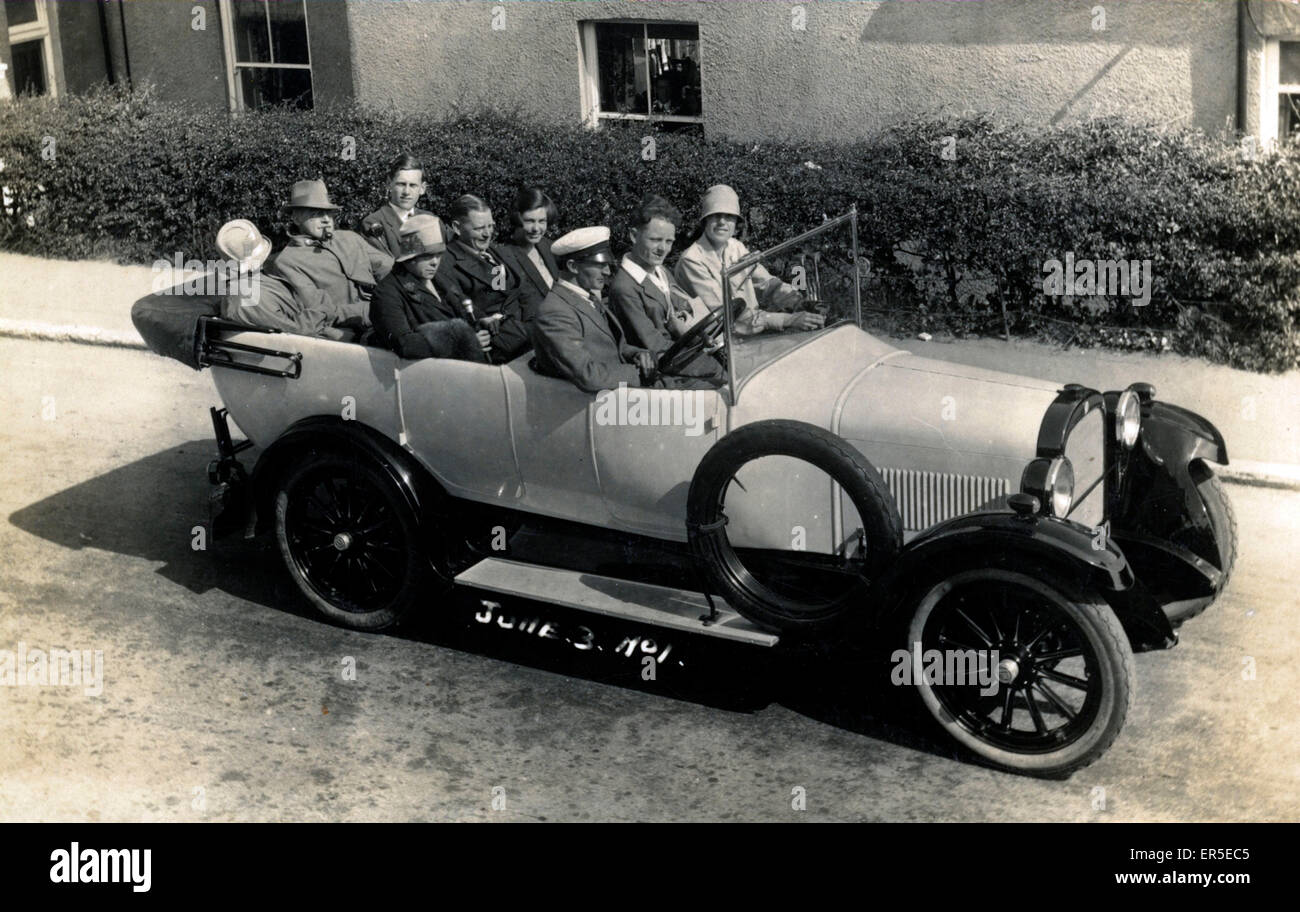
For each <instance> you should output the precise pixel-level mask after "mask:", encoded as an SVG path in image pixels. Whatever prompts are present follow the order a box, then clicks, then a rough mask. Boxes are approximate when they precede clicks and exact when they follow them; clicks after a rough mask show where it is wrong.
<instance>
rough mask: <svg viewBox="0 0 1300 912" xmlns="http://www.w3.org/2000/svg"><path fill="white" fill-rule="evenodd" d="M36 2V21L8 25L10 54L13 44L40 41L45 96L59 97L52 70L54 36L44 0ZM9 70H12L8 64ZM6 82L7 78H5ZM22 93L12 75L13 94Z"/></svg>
mask: <svg viewBox="0 0 1300 912" xmlns="http://www.w3.org/2000/svg"><path fill="white" fill-rule="evenodd" d="M35 3H36V21H35V22H25V23H23V24H22V25H10V26H9V27H8V28H9V47H10V49H11V50H10V54H12V53H13V51H12V48H13V46H14V45H15V44H25V43H26V42H28V41H37V40H39V41H40V42H41V59H42V61H43V62H44V64H45V96H46V97H48V98H58V97H59V84H58V80H57V79H55V78H54V77H55V70H54V38H53V36H52V35H51V29H50V16H49V13H48V11H47V10H46V8H45V3H46V0H35ZM9 70H10V71H12V70H13V65H12V64H10V67H9ZM5 81H6V82H8V79H7V78H6V80H5ZM21 94H22V88H21V87H20V86H19V85H18V77H17V75H16V74H15V76H14V95H15V97H16V96H19V95H21Z"/></svg>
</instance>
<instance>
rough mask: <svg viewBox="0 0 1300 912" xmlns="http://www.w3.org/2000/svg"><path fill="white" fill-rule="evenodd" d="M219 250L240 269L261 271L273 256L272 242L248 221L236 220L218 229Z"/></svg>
mask: <svg viewBox="0 0 1300 912" xmlns="http://www.w3.org/2000/svg"><path fill="white" fill-rule="evenodd" d="M217 249H218V250H220V251H221V252H222V253H223V254H225V256H226V258H227V259H231V260H235V261H236V262H237V263H239V268H240V269H246V270H248V271H250V272H251V271H253V270H255V269H260V268H261V266H262V264H263V263H264V262H266V258H267V257H268V256H270V254H271V242H270V241H268V240H267V239H266V238H265V237H263V236H262V232H260V231H258V230H257V226H256V225H254V224H253V223H252V222H250V221H249V220H248V219H234V220H233V221H229V222H226V223H225V224H224V225H222V226H221V227H220V228H218V229H217Z"/></svg>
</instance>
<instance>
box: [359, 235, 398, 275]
mask: <svg viewBox="0 0 1300 912" xmlns="http://www.w3.org/2000/svg"><path fill="white" fill-rule="evenodd" d="M381 240H382V238H381ZM364 247H365V251H366V259H367V260H369V262H370V273H371V274H372V275H373V276H374V277H375V281H376V282H382V281H383V280H384V276H386V275H388V274H389V273H390V272H392V271H393V256H392V254H390V253H389V252H388V250H387V249H386V248H385V249H383V250H380V249H379V248H377V247H374V246H372V245H370V244H365V245H364Z"/></svg>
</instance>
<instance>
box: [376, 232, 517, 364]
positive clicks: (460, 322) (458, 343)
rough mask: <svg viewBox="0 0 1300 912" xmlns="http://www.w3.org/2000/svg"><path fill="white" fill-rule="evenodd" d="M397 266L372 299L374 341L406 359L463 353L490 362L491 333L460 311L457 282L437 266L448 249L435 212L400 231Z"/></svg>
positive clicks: (469, 359) (474, 358)
mask: <svg viewBox="0 0 1300 912" xmlns="http://www.w3.org/2000/svg"><path fill="white" fill-rule="evenodd" d="M397 241H398V254H397V260H396V263H397V265H396V266H394V267H393V271H392V272H390V273H389V274H388V275H387V276H386V277H384V279H383V280H382V281H380V283H379V285H377V286H376V287H375V294H374V296H373V297H372V298H371V299H370V322H371V323H372V324H374V328H375V341H376V343H377V344H379V345H382V346H384V347H385V348H389V349H392V350H393V351H395V352H397V354H399V355H401V356H402V357H403V358H460V359H463V360H466V361H479V362H482V363H484V364H486V363H487V361H488V358H487V354H486V352H488V351H490V350H491V348H492V336H491V334H490V333H489V332H488V331H487V330H485V329H481V330H478V331H477V332H475V329H474V327H472V326H470V324H469V323H467V322H466V321H465V320H464V319H461V318H460V316H459V315H458V314H457V313H456V307H457V304H458V298H457V295H458V292H459V289H458V288H457V286H456V284H455V283H454V282H453V281H451V280H448V279H446V278H444V277H443V276H441V275H440V274H439V272H438V266H439V264H440V262H441V261H442V255H443V253H445V252H446V250H447V238H446V231H445V229H444V227H443V224H442V220H441V219H439V218H438V217H437V216H436V215H413V216H411V217H410V218H408V219H407V220H406V223H405V224H404V225H402V227H401V228H400V229H399V230H398V234H397Z"/></svg>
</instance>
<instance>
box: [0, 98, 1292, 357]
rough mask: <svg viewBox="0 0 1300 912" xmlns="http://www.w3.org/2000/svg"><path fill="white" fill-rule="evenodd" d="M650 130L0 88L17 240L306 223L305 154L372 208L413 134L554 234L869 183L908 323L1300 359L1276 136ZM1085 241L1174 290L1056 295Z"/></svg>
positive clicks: (126, 250) (344, 197)
mask: <svg viewBox="0 0 1300 912" xmlns="http://www.w3.org/2000/svg"><path fill="white" fill-rule="evenodd" d="M644 133H645V129H644V128H642V127H637V128H617V127H616V128H609V129H602V130H599V131H591V130H587V129H583V128H581V127H579V126H568V125H556V124H547V123H537V122H532V121H529V120H527V119H525V118H520V117H517V116H510V115H506V114H502V113H493V112H485V113H482V114H479V115H475V116H468V115H467V116H461V117H459V118H457V119H454V120H449V121H437V120H433V119H431V118H428V117H421V116H407V115H396V114H394V113H391V112H385V111H375V110H364V109H342V110H331V111H307V112H300V111H292V110H270V111H262V112H256V113H246V114H241V115H238V116H234V117H232V116H231V115H229V114H227V113H225V112H222V111H211V110H197V109H190V108H186V107H183V106H178V105H174V104H167V103H163V102H160V101H158V100H157V99H156V98H155V97H153V96H152V95H151V94H150V93H148V92H143V93H136V94H133V95H128V94H121V93H114V92H110V91H104V92H100V93H96V94H92V95H87V96H81V97H75V98H70V99H63V100H60V101H57V102H55V101H50V100H48V99H40V98H23V99H18V100H16V101H14V102H12V103H7V104H4V105H0V165H2V170H0V184H3V187H4V192H5V201H4V205H3V209H2V211H0V248H4V249H9V250H13V251H18V252H24V253H32V254H38V255H42V256H51V257H67V258H86V257H111V258H115V259H118V260H120V261H128V262H142V263H150V262H152V261H154V260H155V259H157V258H159V257H162V258H166V259H171V258H172V257H173V256H174V255H175V254H176V253H177V252H180V253H181V255H182V256H183V257H184V258H197V259H207V258H213V257H216V256H217V253H216V251H215V250H214V249H213V238H214V236H215V233H216V229H217V227H218V226H219V225H221V223H222V222H224V221H226V220H227V219H230V218H237V217H244V218H251V219H252V220H253V221H254V222H256V223H257V224H258V225H259V226H261V227H262V228H263V230H264V231H270V232H272V234H273V235H274V234H275V233H277V232H282V231H283V229H284V227H285V218H284V213H283V211H282V209H281V206H282V204H283V203H284V201H285V199H286V197H287V194H288V189H289V187H290V185H291V184H292V183H293V181H295V180H299V179H302V178H304V177H322V178H324V179H325V181H326V182H327V184H328V185H329V189H330V193H331V195H332V197H333V198H334V201H335V202H336V203H337V204H339V205H341V206H342V207H343V210H344V211H343V212H342V213H341V216H342V219H341V220H342V222H343V224H344V225H345V226H347V225H355V224H357V223H358V222H359V221H360V218H361V217H362V216H364V215H365V214H366V213H367V212H369V211H371V210H372V209H374V208H375V207H376V206H377V205H378V204H379V203H380V202H382V200H383V195H384V191H383V184H384V181H385V174H384V171H385V167H386V165H387V163H388V162H389V161H390V160H391V159H392V158H393V157H394V156H395V155H396V154H398V153H400V152H405V151H409V152H411V153H413V154H415V155H416V156H418V157H419V158H420V159H421V160H422V161H423V162H424V163H425V166H426V179H427V181H428V185H429V193H428V198H427V200H426V202H425V205H427V206H428V207H429V208H432V209H433V210H434V211H437V212H445V211H446V210H447V207H448V205H449V203H450V202H451V200H453V199H454V198H455V197H456V196H458V195H460V194H461V193H467V192H469V193H475V194H477V195H479V196H482V197H484V198H485V199H487V200H489V201H490V202H491V203H492V204H493V205H494V207H495V209H496V210H497V211H496V218H497V221H498V224H500V225H502V226H504V225H506V224H507V222H506V217H507V213H506V211H505V207H506V206H507V205H508V203H509V201H510V199H511V198H512V196H513V194H514V191H515V190H516V189H517V188H518V187H519V186H520V185H521V184H530V183H538V184H542V185H543V186H545V187H546V188H547V189H548V191H549V192H550V194H551V195H552V197H554V198H555V200H556V202H557V203H558V204H559V206H560V210H561V217H560V221H559V224H558V225H556V226H555V227H554V229H553V230H554V231H560V232H562V231H565V230H568V229H570V228H573V227H577V226H579V225H584V224H594V223H601V224H606V225H609V226H610V228H611V229H612V230H613V232H614V237H615V239H616V242H621V240H622V238H624V237H625V236H626V228H627V218H628V214H629V212H630V211H631V210H632V208H633V206H634V204H635V202H636V201H637V199H638V198H639V197H640V196H641V195H642V194H643V193H645V192H647V191H652V190H653V191H655V192H658V193H661V194H663V195H665V196H667V197H668V198H669V199H672V200H674V201H675V202H677V204H678V205H679V206H681V207H682V208H683V209H684V210H685V211H686V213H687V220H688V222H689V221H691V220H692V219H693V216H694V213H693V209H694V206H695V205H696V201H697V200H698V199H699V196H700V193H701V192H702V191H703V190H704V188H705V187H707V186H709V185H711V184H714V183H719V182H725V183H729V184H731V185H732V186H734V187H735V188H736V189H737V190H738V191H739V193H740V195H741V199H742V201H743V202H744V205H745V206H746V207H747V208H748V207H753V208H752V209H748V212H749V213H750V214H751V219H750V222H751V224H750V237H749V243H750V246H751V248H755V247H761V246H764V245H766V244H770V243H774V242H776V241H778V240H781V239H783V238H785V237H788V236H790V235H791V234H794V233H797V232H800V231H803V230H806V229H807V228H809V227H812V226H814V225H816V224H818V223H819V222H820V221H821V220H822V218H823V217H824V216H825V215H834V214H838V213H840V212H843V211H845V210H847V209H848V207H849V206H850V205H852V204H856V205H857V206H858V209H859V212H860V214H861V237H862V246H863V252H864V255H866V256H867V257H868V259H869V263H870V267H871V271H870V273H869V275H868V276H867V281H866V283H865V285H864V301H865V304H866V306H867V307H868V309H869V311H870V314H871V317H872V320H873V325H875V326H877V327H883V328H885V329H887V330H893V331H900V332H915V331H919V330H947V331H952V332H956V333H958V334H965V333H1001V332H1002V331H1003V330H1004V327H1006V328H1010V329H1011V330H1012V331H1013V332H1016V333H1024V334H1029V335H1038V336H1049V337H1053V338H1057V339H1059V340H1060V341H1069V342H1075V343H1079V344H1107V345H1114V346H1120V347H1130V348H1133V347H1137V348H1142V347H1154V348H1157V349H1172V350H1175V351H1179V352H1182V353H1186V354H1191V355H1198V356H1202V357H1205V358H1208V359H1210V360H1213V361H1217V362H1222V363H1227V364H1231V365H1235V366H1238V367H1245V368H1249V369H1254V370H1266V371H1281V370H1287V369H1290V368H1293V367H1296V366H1297V365H1300V331H1298V330H1300V326H1298V325H1297V324H1298V322H1300V157H1298V156H1295V155H1293V154H1291V153H1285V152H1284V153H1277V154H1269V155H1265V156H1258V157H1255V158H1254V159H1252V158H1251V157H1248V156H1243V155H1242V154H1240V152H1239V150H1238V149H1237V148H1236V147H1235V146H1233V145H1231V144H1229V143H1227V142H1225V141H1224V140H1222V139H1216V138H1212V137H1206V136H1204V135H1200V134H1196V133H1192V132H1177V131H1172V132H1171V131H1167V130H1158V129H1155V128H1151V127H1147V126H1144V125H1140V124H1134V123H1129V122H1125V121H1121V120H1116V119H1104V120H1094V121H1088V122H1082V123H1078V124H1073V125H1067V126H1061V127H1057V128H1053V129H1030V128H1026V127H1022V126H1012V125H1007V124H1003V123H999V122H997V121H995V120H993V119H992V118H989V117H973V118H964V119H949V120H934V121H918V122H913V123H905V124H901V125H898V126H896V127H894V128H891V129H889V130H886V131H884V132H882V133H880V134H878V135H876V136H874V137H872V138H870V139H866V140H862V141H857V142H852V143H838V144H837V143H830V142H824V141H812V140H811V139H810V141H809V142H807V143H804V144H798V145H788V144H786V145H779V144H778V145H772V144H767V143H762V144H754V143H752V142H746V143H741V142H732V141H726V140H715V139H705V138H703V137H700V136H699V135H692V134H684V133H668V132H660V133H655V134H653V140H654V149H653V155H650V154H649V150H648V149H647V148H646V144H645V140H644V136H643V134H644ZM353 149H354V150H355V154H354V155H349V154H347V153H348V152H349V151H351V150H353ZM755 213H756V214H757V217H753V216H754V214H755ZM687 234H688V232H686V231H683V232H681V233H679V247H680V246H682V245H684V243H685V240H686V236H687ZM841 253H842V250H841ZM1067 253H1068V254H1071V255H1072V256H1073V258H1074V260H1075V261H1076V262H1082V261H1084V260H1120V259H1124V260H1138V261H1141V260H1150V261H1151V265H1152V277H1153V281H1152V288H1151V292H1150V303H1149V304H1147V305H1146V306H1143V307H1135V306H1133V304H1132V302H1131V299H1129V298H1126V297H1117V296H1111V297H1106V296H1098V295H1086V294H1076V295H1072V296H1070V295H1060V296H1051V295H1047V294H1044V290H1043V289H1044V277H1045V264H1047V263H1049V262H1050V261H1052V260H1054V259H1055V260H1062V261H1063V260H1064V258H1065V256H1066V254H1067ZM789 262H790V261H789V259H787V260H784V261H782V262H780V263H778V264H777V266H778V268H781V267H783V266H788V265H789ZM824 268H825V269H826V271H827V273H828V275H826V276H823V286H825V287H828V288H833V287H837V286H838V287H840V288H843V287H847V285H848V283H849V282H850V281H851V273H849V272H848V267H847V265H846V264H845V262H844V260H843V257H842V256H841V257H840V258H839V259H836V257H835V256H833V255H832V256H830V258H829V259H828V260H827V265H826V267H824Z"/></svg>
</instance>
